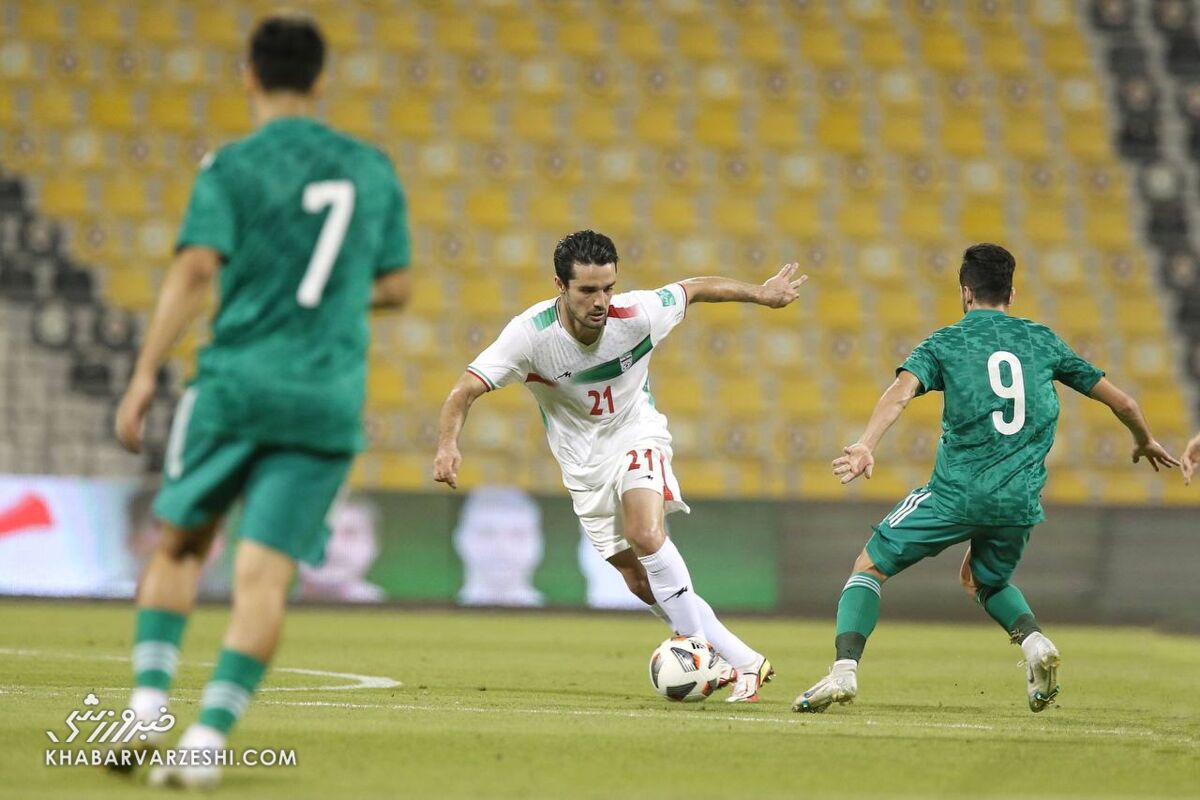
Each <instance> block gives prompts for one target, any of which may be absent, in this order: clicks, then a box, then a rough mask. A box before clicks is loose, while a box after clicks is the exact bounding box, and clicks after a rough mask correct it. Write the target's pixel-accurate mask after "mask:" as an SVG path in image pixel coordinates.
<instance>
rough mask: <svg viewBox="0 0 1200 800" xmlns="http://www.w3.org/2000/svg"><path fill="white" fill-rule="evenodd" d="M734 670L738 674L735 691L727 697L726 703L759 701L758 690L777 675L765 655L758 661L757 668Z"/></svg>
mask: <svg viewBox="0 0 1200 800" xmlns="http://www.w3.org/2000/svg"><path fill="white" fill-rule="evenodd" d="M734 672H735V675H736V676H737V677H736V683H735V684H734V687H733V692H731V693H730V695H729V697H726V698H725V702H726V703H757V702H758V690H759V689H761V688H762V685H763V684H764V683H770V682H771V678H774V677H775V668H774V667H772V666H771V662H770V661H769V660H768V659H767V658H766V657H765V656H764V657H763V660H762V661H760V662H759V663H758V667H757V668H756V669H747V670H742V671H741V672H738V671H736V670H735V671H734Z"/></svg>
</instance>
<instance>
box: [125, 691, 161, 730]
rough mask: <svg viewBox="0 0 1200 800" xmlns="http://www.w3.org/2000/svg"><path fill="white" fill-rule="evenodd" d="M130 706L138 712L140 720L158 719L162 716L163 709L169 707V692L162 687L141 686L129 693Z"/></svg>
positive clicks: (134, 711)
mask: <svg viewBox="0 0 1200 800" xmlns="http://www.w3.org/2000/svg"><path fill="white" fill-rule="evenodd" d="M129 707H130V708H132V709H133V713H134V714H137V719H138V721H139V722H148V721H150V720H152V719H158V718H159V717H160V716H162V709H164V708H166V707H167V693H166V692H164V691H163V690H162V689H154V688H151V687H149V686H139V687H137V688H135V689H134V690H133V694H131V695H129Z"/></svg>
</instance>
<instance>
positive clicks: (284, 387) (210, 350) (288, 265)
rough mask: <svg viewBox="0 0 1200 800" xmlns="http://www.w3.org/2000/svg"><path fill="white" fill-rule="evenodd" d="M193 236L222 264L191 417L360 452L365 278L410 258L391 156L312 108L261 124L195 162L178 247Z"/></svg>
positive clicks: (232, 430)
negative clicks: (312, 112) (316, 116)
mask: <svg viewBox="0 0 1200 800" xmlns="http://www.w3.org/2000/svg"><path fill="white" fill-rule="evenodd" d="M189 245H202V246H206V247H211V248H213V249H215V250H217V251H218V252H220V253H221V255H222V257H223V259H224V264H223V266H222V268H221V272H220V298H219V300H220V304H219V308H218V311H217V314H216V318H215V319H214V320H213V326H212V342H211V343H210V344H209V345H208V346H207V347H205V348H204V349H203V350H202V351H201V353H200V356H199V359H198V371H197V376H196V381H195V385H196V386H197V387H198V388H200V389H202V391H199V392H197V396H198V397H202V398H204V401H203V402H198V403H197V406H196V407H195V408H194V409H192V414H191V419H190V423H189V424H190V426H191V427H193V428H203V429H205V430H208V431H210V432H213V433H218V434H220V433H228V434H232V435H236V436H239V437H243V438H247V439H252V440H255V441H259V442H262V443H264V444H277V445H284V446H295V447H304V448H309V449H313V450H317V451H322V452H334V453H337V452H353V451H357V450H360V449H362V445H363V435H362V422H361V416H362V406H363V400H364V392H365V389H364V384H365V378H366V352H367V343H368V324H367V310H368V306H369V304H370V297H371V286H372V283H373V281H374V279H375V278H376V277H377V276H378V275H380V274H381V273H382V272H384V271H386V270H389V269H396V268H401V267H405V266H407V264H408V262H409V237H408V227H407V223H406V219H405V203H404V195H403V193H402V191H401V188H400V184H399V181H398V180H397V178H396V173H395V171H394V170H393V168H392V165H391V163H390V162H389V160H388V159H387V157H386V156H385V155H383V154H382V153H381V152H380V151H378V150H376V149H375V148H373V147H371V146H369V145H367V144H364V143H362V142H360V141H358V140H356V139H354V138H352V137H349V136H346V135H344V134H341V133H338V132H337V131H334V130H332V129H330V128H329V127H327V126H325V125H324V124H322V123H320V122H318V121H316V120H314V119H311V118H308V117H282V118H279V119H275V120H273V121H271V122H268V123H267V124H266V125H263V126H262V127H261V128H259V129H258V130H257V131H256V132H255V133H253V134H252V135H250V136H248V137H246V138H244V139H240V140H238V141H235V142H232V143H230V144H228V145H226V146H225V147H222V148H221V149H220V150H219V151H217V152H216V153H215V154H214V155H210V156H207V157H206V158H205V160H204V161H203V162H202V164H201V169H200V173H199V175H198V176H197V177H196V183H195V187H194V188H193V190H192V197H191V201H190V203H189V205H188V210H187V215H186V217H185V218H184V222H183V227H182V230H181V231H180V234H179V239H178V242H177V244H176V247H177V249H179V248H183V247H187V246H189Z"/></svg>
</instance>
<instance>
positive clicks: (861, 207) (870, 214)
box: [837, 193, 884, 239]
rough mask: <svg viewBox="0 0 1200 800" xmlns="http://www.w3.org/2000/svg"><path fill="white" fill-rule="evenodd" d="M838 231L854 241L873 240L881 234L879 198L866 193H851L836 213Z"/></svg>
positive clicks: (881, 215) (881, 218) (881, 214)
mask: <svg viewBox="0 0 1200 800" xmlns="http://www.w3.org/2000/svg"><path fill="white" fill-rule="evenodd" d="M837 224H838V229H839V230H840V231H841V232H842V233H843V234H845V235H846V236H849V237H851V238H854V239H875V238H878V237H879V236H881V235H882V234H883V226H884V222H883V208H882V204H881V198H880V197H878V196H876V195H873V194H868V193H862V194H859V193H851V194H850V195H849V196H847V197H846V199H845V200H844V202H843V203H842V205H841V207H840V208H839V209H838V212H837Z"/></svg>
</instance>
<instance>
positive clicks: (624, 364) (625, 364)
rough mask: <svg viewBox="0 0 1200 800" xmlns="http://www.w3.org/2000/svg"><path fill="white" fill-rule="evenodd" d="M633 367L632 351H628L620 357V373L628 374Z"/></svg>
mask: <svg viewBox="0 0 1200 800" xmlns="http://www.w3.org/2000/svg"><path fill="white" fill-rule="evenodd" d="M632 366H633V351H632V350H630V351H629V352H628V353H626V354H625V355H623V356H621V372H628V371H629V368H630V367H632Z"/></svg>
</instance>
